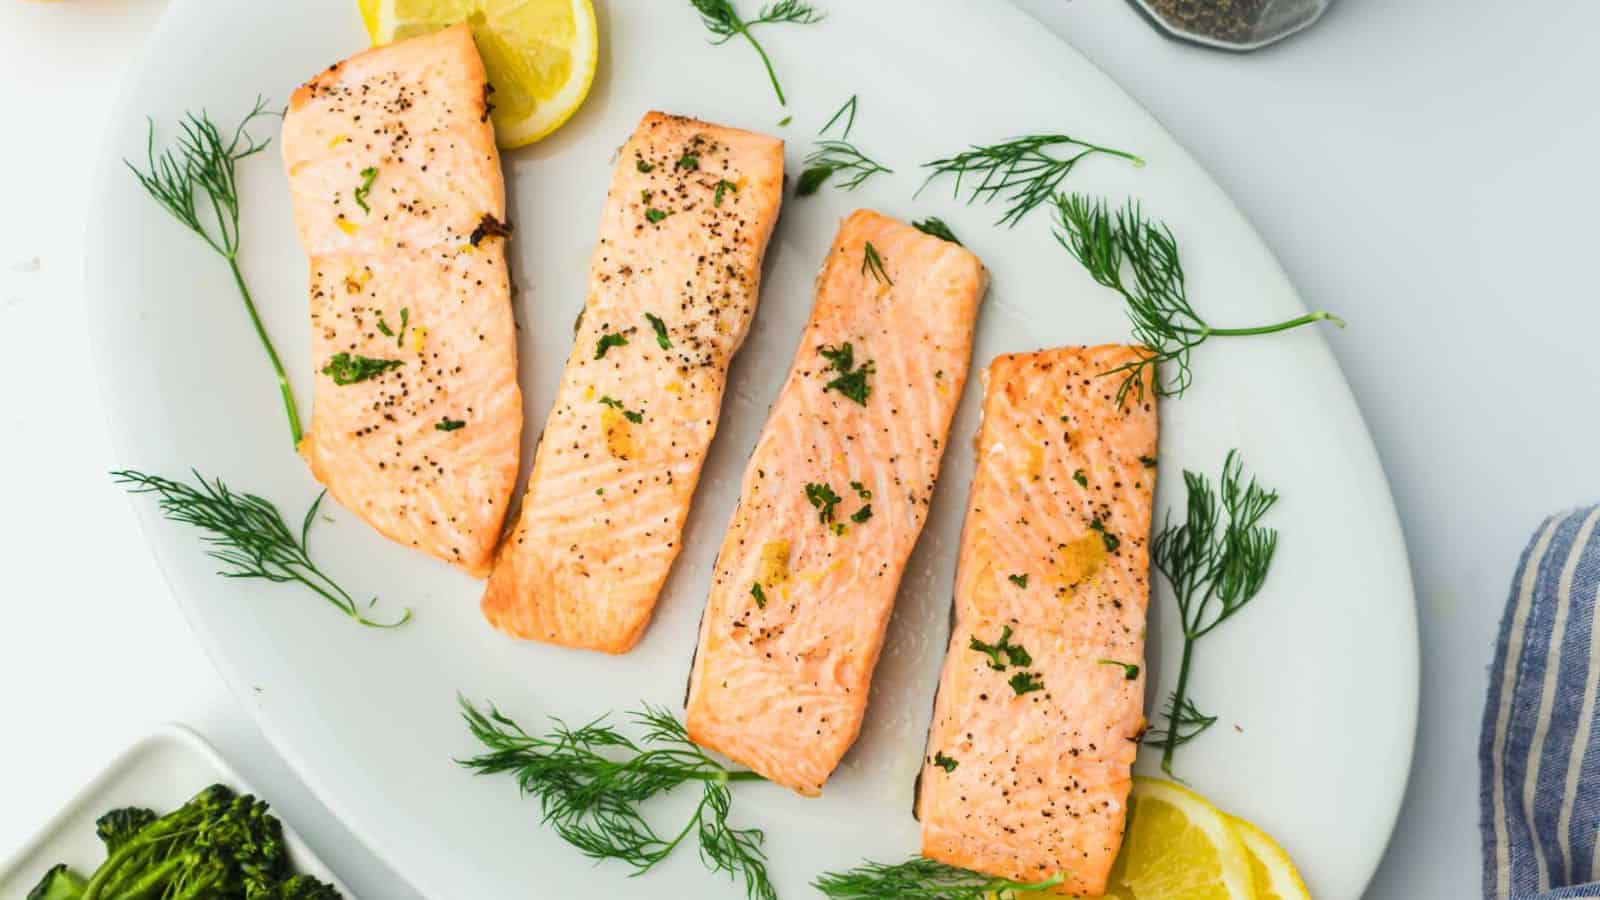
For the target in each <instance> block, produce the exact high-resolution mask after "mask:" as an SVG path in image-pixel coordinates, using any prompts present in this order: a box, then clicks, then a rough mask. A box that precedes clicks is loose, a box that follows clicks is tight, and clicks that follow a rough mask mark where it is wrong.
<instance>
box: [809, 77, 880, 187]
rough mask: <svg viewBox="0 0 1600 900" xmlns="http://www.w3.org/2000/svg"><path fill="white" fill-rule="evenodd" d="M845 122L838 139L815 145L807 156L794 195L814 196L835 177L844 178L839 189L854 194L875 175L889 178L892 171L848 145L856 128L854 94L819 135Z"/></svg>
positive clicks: (857, 148) (853, 145) (850, 144)
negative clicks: (840, 122) (853, 129)
mask: <svg viewBox="0 0 1600 900" xmlns="http://www.w3.org/2000/svg"><path fill="white" fill-rule="evenodd" d="M840 119H843V120H844V132H843V134H841V135H840V136H839V137H838V138H832V139H828V140H822V141H818V142H817V146H816V149H814V150H812V151H811V152H810V153H808V154H806V158H805V160H804V165H805V168H804V170H803V171H801V173H800V180H799V183H798V185H797V186H796V188H795V194H796V195H797V196H801V197H807V196H810V195H811V194H815V193H816V192H817V190H818V189H819V188H821V187H822V185H823V183H824V182H826V181H827V180H828V179H830V178H832V177H833V176H834V175H836V174H837V175H842V176H844V180H843V181H841V182H840V183H839V186H840V187H842V188H844V189H845V190H847V191H853V190H855V189H856V188H858V187H860V186H861V185H862V184H863V183H865V182H866V180H867V179H868V178H871V177H872V176H874V175H879V174H883V175H892V174H893V173H894V170H893V169H891V168H889V167H888V166H885V165H883V164H881V163H879V162H878V161H877V160H875V159H873V158H872V157H870V156H867V155H866V154H865V153H863V152H861V148H859V147H857V146H856V145H855V144H852V143H850V129H852V128H854V127H855V125H856V97H855V95H854V94H852V95H851V96H850V99H849V100H846V101H845V103H844V105H843V106H841V107H839V111H838V112H836V113H834V114H833V117H832V118H830V119H829V120H828V124H826V125H824V126H822V130H821V131H818V132H817V134H819V135H826V134H827V133H828V130H829V129H831V128H833V126H834V125H836V124H838V122H839V120H840Z"/></svg>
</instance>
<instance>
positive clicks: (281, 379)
mask: <svg viewBox="0 0 1600 900" xmlns="http://www.w3.org/2000/svg"><path fill="white" fill-rule="evenodd" d="M223 255H224V256H226V257H227V259H228V268H229V269H231V270H233V281H234V283H235V284H237V285H238V286H239V294H240V296H242V297H244V308H245V311H246V312H248V313H249V314H250V324H251V325H253V326H255V329H256V337H258V338H260V339H261V346H262V347H263V348H265V349H266V351H267V359H269V360H271V361H272V369H273V371H274V372H276V373H277V376H278V391H279V392H280V393H282V394H283V410H284V412H286V413H288V415H289V433H290V434H291V435H293V437H294V446H295V448H296V449H299V447H300V437H301V431H300V413H299V412H297V411H296V410H295V404H294V391H293V389H291V388H290V387H289V376H288V375H286V374H284V371H283V361H282V360H280V359H278V351H277V350H276V349H274V348H273V346H272V338H269V337H267V329H266V326H264V325H262V324H261V316H260V315H259V314H258V313H257V312H256V303H255V300H253V299H251V297H250V289H249V288H248V287H246V286H245V283H244V273H243V272H240V271H239V258H238V256H236V255H235V254H233V253H225V254H223ZM357 618H360V617H359V616H358V617H357Z"/></svg>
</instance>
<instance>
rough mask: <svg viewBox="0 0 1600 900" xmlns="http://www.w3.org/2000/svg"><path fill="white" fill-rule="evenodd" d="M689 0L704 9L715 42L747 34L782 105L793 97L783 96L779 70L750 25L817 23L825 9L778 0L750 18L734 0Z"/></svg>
mask: <svg viewBox="0 0 1600 900" xmlns="http://www.w3.org/2000/svg"><path fill="white" fill-rule="evenodd" d="M689 3H690V5H692V6H693V7H694V8H695V11H696V12H698V13H700V21H701V22H702V23H704V24H705V26H706V30H707V31H710V32H711V34H712V41H711V43H712V44H713V45H715V46H718V47H720V46H722V45H723V44H726V43H727V42H729V41H731V40H733V39H734V38H736V37H743V38H744V39H745V40H747V41H749V42H750V46H752V47H754V48H756V53H757V54H758V55H760V57H761V64H762V65H763V66H765V67H766V69H767V78H768V79H769V80H771V82H772V90H773V92H774V93H776V94H777V95H778V105H779V106H788V105H789V101H788V99H786V98H785V97H784V96H783V86H782V85H780V84H778V73H777V72H776V71H774V70H773V68H772V60H771V59H769V58H768V57H767V51H766V48H765V47H762V46H761V42H760V41H758V40H756V38H755V35H754V34H752V33H751V31H750V29H752V28H754V27H756V26H757V25H783V24H787V25H814V24H816V23H818V22H820V21H822V13H821V12H818V11H817V9H816V8H815V7H813V6H811V5H810V4H808V3H804V2H802V0H777V2H775V3H768V4H767V5H766V6H763V7H761V11H760V12H759V13H757V14H756V17H755V18H754V19H748V20H746V19H741V18H739V11H738V10H736V9H734V7H733V3H732V0H689Z"/></svg>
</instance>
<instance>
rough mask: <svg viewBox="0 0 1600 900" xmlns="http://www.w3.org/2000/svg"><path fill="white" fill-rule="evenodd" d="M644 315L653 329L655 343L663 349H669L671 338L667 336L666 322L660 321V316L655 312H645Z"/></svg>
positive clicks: (670, 347)
mask: <svg viewBox="0 0 1600 900" xmlns="http://www.w3.org/2000/svg"><path fill="white" fill-rule="evenodd" d="M644 317H645V318H646V319H649V320H650V327H651V328H654V329H655V332H656V343H657V344H660V345H661V349H663V350H671V349H672V339H671V338H669V337H667V323H666V322H663V321H661V317H660V316H658V315H656V314H655V313H645V314H644Z"/></svg>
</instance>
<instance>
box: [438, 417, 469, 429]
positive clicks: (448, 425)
mask: <svg viewBox="0 0 1600 900" xmlns="http://www.w3.org/2000/svg"><path fill="white" fill-rule="evenodd" d="M433 427H434V428H437V429H438V430H440V431H455V430H457V429H460V428H465V427H467V423H466V422H463V421H461V420H460V419H452V418H450V417H449V416H445V417H444V418H442V419H440V420H439V424H437V425H435V426H433Z"/></svg>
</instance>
